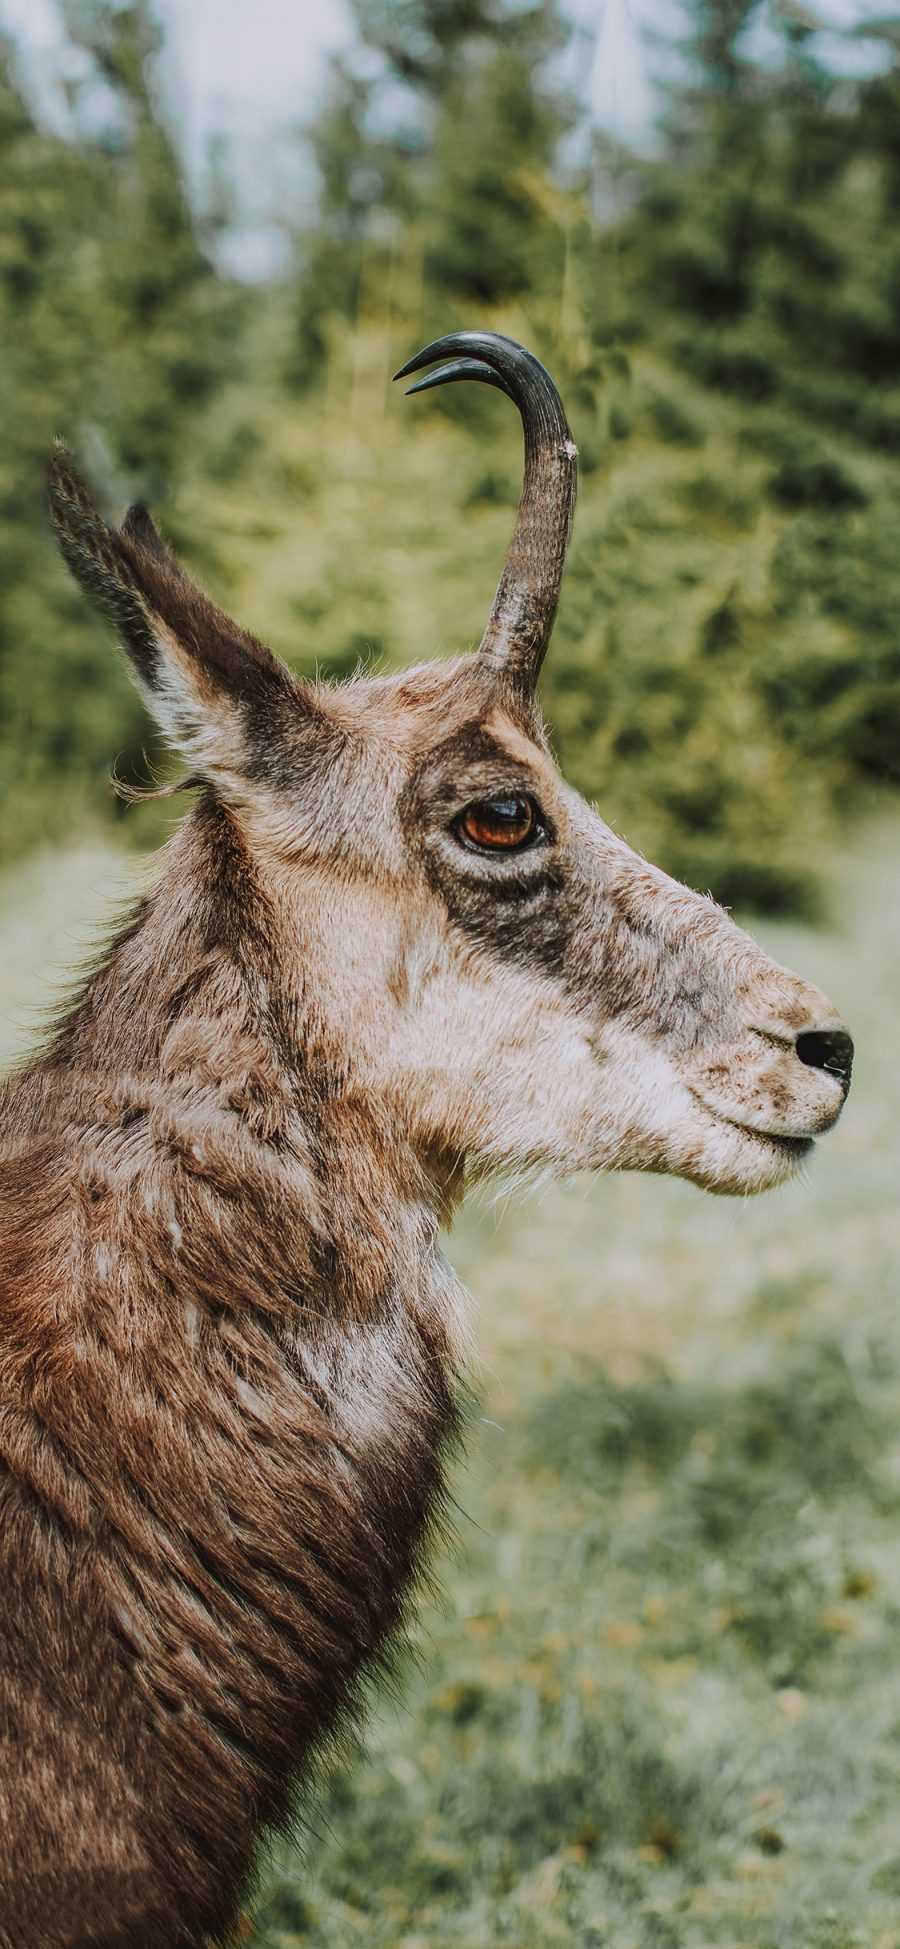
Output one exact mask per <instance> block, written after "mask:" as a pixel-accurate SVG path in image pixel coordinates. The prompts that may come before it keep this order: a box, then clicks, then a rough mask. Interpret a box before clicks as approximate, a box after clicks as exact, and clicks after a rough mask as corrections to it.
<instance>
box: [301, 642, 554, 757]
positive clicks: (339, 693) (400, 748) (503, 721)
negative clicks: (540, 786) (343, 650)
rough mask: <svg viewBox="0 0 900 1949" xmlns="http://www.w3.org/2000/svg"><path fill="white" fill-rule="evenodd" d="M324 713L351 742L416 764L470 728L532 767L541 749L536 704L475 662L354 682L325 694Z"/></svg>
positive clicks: (470, 659) (435, 665)
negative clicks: (380, 744) (372, 743)
mask: <svg viewBox="0 0 900 1949" xmlns="http://www.w3.org/2000/svg"><path fill="white" fill-rule="evenodd" d="M327 708H328V711H329V715H331V716H332V717H333V718H334V719H336V721H337V722H338V723H339V724H340V725H342V727H343V728H344V729H345V730H347V731H348V732H350V733H351V735H352V733H353V732H354V731H356V732H357V733H359V732H362V733H364V734H368V736H369V737H372V738H374V739H376V740H379V739H383V740H384V741H385V742H387V743H388V744H389V745H390V746H391V747H392V749H394V750H395V751H396V752H397V753H398V754H400V753H404V754H406V753H409V754H412V755H413V756H414V757H415V758H416V759H420V758H422V757H424V756H425V754H426V753H427V752H430V751H433V750H434V749H435V748H436V747H437V746H439V745H442V744H444V743H445V742H447V741H448V740H449V739H450V738H451V737H453V735H454V734H456V733H458V732H460V731H462V730H463V729H464V728H465V727H466V726H467V725H469V724H472V723H473V722H474V721H478V722H480V723H481V725H482V728H483V729H484V730H485V731H486V732H488V733H489V735H492V736H493V737H494V738H495V739H496V741H497V743H498V744H502V745H503V746H505V747H506V748H508V750H509V753H510V756H516V757H517V758H518V759H519V761H520V762H524V763H532V762H533V761H534V760H535V758H536V757H537V755H538V752H540V751H543V750H544V749H545V739H544V733H543V727H542V725H541V720H540V717H539V714H538V711H537V708H536V706H535V705H534V703H533V702H532V701H531V700H530V699H529V698H527V697H526V696H524V695H523V693H522V691H521V689H520V688H519V686H518V685H516V684H514V683H510V682H509V681H508V680H505V679H504V678H503V677H502V676H500V675H498V673H497V672H496V671H494V670H491V669H489V668H487V667H486V666H485V665H484V664H483V663H479V661H478V658H477V657H474V656H466V657H457V658H455V659H454V660H453V661H452V662H448V663H424V664H419V665H417V666H415V667H414V668H413V669H411V670H401V671H398V672H397V673H396V674H395V675H393V676H389V677H363V678H357V679H355V680H353V681H351V682H350V683H348V684H343V685H341V686H340V687H339V688H338V689H337V690H334V691H330V692H329V693H328V698H327Z"/></svg>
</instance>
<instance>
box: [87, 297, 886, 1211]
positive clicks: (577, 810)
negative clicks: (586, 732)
mask: <svg viewBox="0 0 900 1949" xmlns="http://www.w3.org/2000/svg"><path fill="white" fill-rule="evenodd" d="M446 358H449V360H450V363H449V364H445V365H443V366H441V367H440V368H439V369H438V370H437V371H435V372H432V373H431V375H430V376H429V377H428V378H426V379H424V380H421V381H420V382H419V384H418V385H417V386H414V387H413V388H412V389H411V390H413V391H420V390H424V389H426V388H428V387H430V386H434V385H438V384H443V383H446V382H448V381H450V382H455V381H459V380H479V381H482V382H484V383H489V384H491V385H494V386H496V387H498V388H499V389H500V390H501V391H503V392H505V393H506V394H507V395H508V396H509V397H511V398H512V399H513V401H514V402H515V404H516V405H517V407H518V408H519V411H520V413H521V415H522V420H523V425H524V431H525V480H524V487H523V492H522V498H521V502H520V505H519V511H518V516H517V520H516V525H515V529H514V533H513V538H512V542H511V544H510V550H509V555H508V558H507V562H506V566H505V568H504V572H503V576H502V578H501V581H500V585H499V588H498V590H497V595H496V598H495V601H494V605H493V608H492V610H491V615H490V618H489V621H488V625H487V629H486V631H485V635H484V638H483V641H482V643H481V647H480V649H479V650H478V652H477V654H475V655H466V656H463V657H459V658H456V659H454V660H452V661H448V662H438V663H428V664H424V665H422V666H420V667H418V668H414V669H407V670H403V671H401V672H400V673H398V674H396V675H394V676H375V677H372V676H369V677H365V676H363V677H357V678H354V679H353V680H352V681H351V682H349V683H346V684H343V685H341V686H339V687H336V688H330V687H328V686H325V685H315V684H310V683H305V682H302V681H300V680H299V679H298V678H297V677H296V676H295V675H293V673H292V672H291V671H290V670H289V669H288V668H287V666H286V665H285V664H283V663H282V662H280V661H279V660H278V659H277V658H276V657H275V656H274V655H272V653H271V652H270V651H269V650H268V649H266V648H265V647H264V646H263V645H262V644H261V643H259V642H258V641H257V640H256V639H255V638H254V637H252V636H250V635H248V634H247V633H246V632H245V631H244V630H243V629H241V628H240V627H239V626H238V625H237V624H236V623H234V622H232V621H230V620H229V619H228V617H226V616H225V615H223V614H222V613H221V612H220V611H219V610H218V609H216V608H215V607H214V606H213V604H212V603H211V602H209V601H208V600H207V598H206V597H205V596H204V595H203V594H202V593H201V592H200V590H199V589H197V588H196V586H195V585H194V584H193V583H192V582H191V581H190V580H189V579H188V577H187V576H186V575H185V573H184V571H183V570H182V569H181V568H180V567H179V566H178V564H177V563H176V562H175V561H174V559H173V558H172V556H171V555H170V554H169V552H168V550H167V548H166V547H165V545H164V543H163V542H162V540H161V539H160V536H159V534H158V533H157V530H156V528H155V527H154V525H153V522H152V521H151V519H150V516H149V515H148V514H147V512H146V510H145V509H143V508H141V507H135V508H132V509H131V511H130V512H129V514H128V515H127V516H126V518H125V521H124V523H123V525H122V527H121V528H119V529H114V528H110V527H108V526H107V525H106V524H105V523H104V522H103V521H102V520H101V518H100V516H99V515H98V514H97V512H96V510H95V508H94V506H93V503H92V501H91V498H90V495H89V493H88V491H87V489H86V488H85V486H84V484H83V482H82V481H81V480H80V479H79V477H78V475H77V474H76V473H75V471H74V468H73V467H72V465H71V463H70V461H69V458H68V456H67V455H66V453H65V451H64V450H59V452H58V453H57V455H56V457H55V459H54V461H53V463H52V468H51V505H52V512H53V518H54V522H55V525H56V528H57V531H58V534H59V537H60V542H61V546H62V549H63V553H64V555H65V557H66V560H67V561H68V563H69V565H70V567H71V568H72V569H73V571H74V573H75V575H76V576H77V578H78V580H79V581H80V582H81V583H82V585H83V586H84V588H85V589H86V590H87V591H88V593H89V594H90V595H91V596H92V597H94V599H95V600H96V601H97V603H98V604H99V606H100V607H101V609H102V610H103V611H104V612H105V613H106V615H107V616H108V618H110V619H111V621H112V622H113V624H114V625H115V627H116V629H117V631H118V634H119V636H120V638H121V640H122V642H123V644H124V647H125V649H126V651H127V652H128V655H129V658H130V660H131V664H132V667H133V671H134V674H135V677H136V679H137V682H138V685H139V687H140V689H141V690H142V692H143V694H144V696H145V698H146V701H147V703H148V705H149V707H150V709H151V711H153V713H154V714H155V716H156V717H157V719H158V721H159V722H160V724H161V725H162V726H163V728H164V730H165V731H166V733H167V734H168V736H169V737H170V739H171V740H172V741H173V743H174V744H175V745H176V747H178V748H179V749H180V750H181V751H182V753H183V754H184V755H185V757H186V759H187V761H188V763H189V765H190V767H191V773H192V776H193V777H195V778H196V779H198V780H200V781H202V782H204V783H205V785H206V787H207V792H208V794H210V795H212V796H213V797H214V798H215V800H216V801H217V802H218V804H219V805H220V806H222V807H223V808H224V809H225V813H226V815H227V819H228V822H229V830H230V831H231V832H232V834H233V833H234V832H235V831H236V832H237V834H238V835H239V838H240V841H241V844H242V846H243V847H244V848H245V849H246V855H247V861H248V872H250V873H252V876H253V880H254V884H255V885H256V886H257V887H258V888H259V889H260V890H261V896H262V897H264V898H265V900H266V902H267V907H268V911H269V912H270V913H271V915H272V916H273V925H274V933H273V935H272V938H273V939H275V940H277V943H278V945H277V952H276V951H273V957H272V959H273V965H272V966H271V967H270V968H268V969H267V971H266V977H267V980H268V982H269V983H270V985H271V986H272V987H275V988H277V989H278V990H279V991H280V993H281V994H282V995H283V996H285V997H286V998H287V999H288V1001H289V1002H290V1003H291V1005H292V1019H294V1020H296V1022H297V1023H298V1025H300V1024H302V1025H303V1026H302V1031H301V1028H300V1027H299V1026H298V1032H297V1033H298V1048H297V1059H298V1062H300V1061H301V1060H302V1056H303V1047H302V1043H303V1041H304V1039H305V1041H306V1043H307V1044H308V1043H309V1041H310V1039H312V1040H314V1041H315V1043H316V1046H317V1047H318V1049H319V1050H320V1051H322V1050H324V1051H325V1052H326V1053H327V1054H328V1055H329V1058H330V1060H331V1062H332V1065H333V1073H334V1074H335V1075H336V1076H338V1077H339V1078H340V1082H339V1087H340V1088H341V1089H342V1090H343V1091H345V1092H346V1093H347V1094H348V1095H349V1096H352V1097H353V1098H354V1099H356V1100H358V1101H361V1102H364V1103H367V1104H369V1105H370V1106H373V1107H377V1109H378V1111H379V1114H381V1115H382V1116H386V1117H388V1118H389V1119H390V1121H391V1123H392V1124H393V1125H395V1126H396V1127H397V1128H398V1129H399V1130H402V1131H403V1133H404V1135H405V1136H406V1137H407V1138H408V1139H409V1140H410V1141H411V1142H412V1143H413V1145H414V1146H415V1147H416V1148H417V1149H418V1150H419V1152H420V1154H421V1155H422V1156H423V1157H438V1156H439V1157H442V1158H444V1159H447V1158H450V1157H452V1158H456V1159H458V1158H462V1157H465V1158H466V1159H467V1160H469V1161H470V1162H471V1163H472V1164H473V1165H475V1166H478V1167H481V1168H490V1167H514V1168H515V1167H528V1166H531V1165H536V1164H540V1163H549V1164H550V1165H552V1166H553V1167H555V1168H557V1169H560V1170H574V1169H579V1168H582V1167H585V1166H587V1167H604V1168H612V1169H645V1170H653V1171H671V1172H675V1173H678V1174H680V1175H682V1176H684V1177H687V1178H691V1179H693V1180H694V1181H695V1182H696V1183H698V1184H701V1185H704V1186H706V1187H707V1188H709V1189H712V1190H719V1191H735V1192H747V1191H758V1190H762V1189H765V1188H766V1187H768V1186H770V1185H773V1184H776V1183H778V1182H779V1181H781V1180H782V1179H784V1178H786V1177H788V1176H790V1174H791V1173H792V1172H793V1171H794V1170H795V1168H796V1166H797V1164H798V1162H799V1160H801V1159H802V1158H803V1157H804V1156H805V1154H806V1153H807V1152H808V1151H809V1149H810V1146H811V1144H812V1142H813V1140H814V1138H815V1137H816V1136H817V1135H818V1134H819V1133H820V1132H822V1131H825V1130H827V1129H828V1128H829V1127H830V1126H831V1125H832V1124H833V1123H834V1121H835V1119H836V1117H837V1116H838V1114H839V1111H840V1109H841V1106H842V1104H843V1101H844V1098H845V1096H846V1093H847V1089H848V1087H849V1080H850V1065H851V1060H852V1044H851V1042H850V1038H849V1036H848V1035H847V1033H846V1031H845V1030H844V1028H843V1027H842V1025H841V1023H840V1021H839V1020H838V1018H837V1016H836V1013H835V1010H834V1008H833V1007H832V1004H831V1003H830V1002H829V1001H827V1000H826V998H825V997H824V996H823V995H822V994H821V993H819V991H818V990H817V989H816V988H814V987H812V986H811V985H810V984H809V983H808V982H806V981H804V980H802V979H800V978H799V977H798V976H797V975H794V974H791V973H789V972H788V971H787V970H786V969H784V968H782V967H780V966H779V965H778V964H777V963H776V962H774V961H772V960H770V959H769V957H768V956H767V955H765V954H763V953H762V952H761V951H760V949H759V948H758V947H757V946H756V945H755V943H754V942H753V941H752V940H751V938H750V937H749V935H747V934H746V933H744V932H743V931H742V930H741V929H740V928H738V927H737V926H735V925H734V923H733V922H732V921H731V920H730V919H729V917H728V916H727V915H726V914H725V913H724V912H723V911H722V909H721V908H719V907H718V906H716V904H715V903H714V902H713V901H712V900H710V899H708V898H705V897H704V896H701V895H700V894H697V893H694V892H691V891H689V890H688V889H687V888H686V887H683V886H680V885H678V884H677V883H676V882H675V881H673V880H671V879H670V878H669V877H668V876H667V875H666V874H665V873H662V872H660V871H659V870H658V869H657V868H655V867H654V866H651V865H649V864H648V863H647V862H646V861H645V860H644V859H642V858H640V857H639V855H637V854H636V853H634V852H633V851H631V850H630V849H629V847H628V846H627V845H626V844H625V843H624V842H623V841H622V840H621V839H620V838H619V837H618V836H617V835H616V834H615V833H614V832H612V831H611V830H610V828H609V827H608V826H606V825H605V824H604V822H603V820H602V819H601V818H600V817H599V815H598V813H597V812H596V811H594V810H593V809H592V808H591V807H590V806H588V805H587V804H586V803H585V802H584V800H583V799H581V798H580V797H579V796H578V795H577V794H576V793H575V792H574V791H572V790H570V789H569V788H568V787H567V786H566V785H565V783H564V782H563V779H562V778H561V776H560V774H559V772H558V770H557V768H556V766H555V764H554V762H553V758H552V756H551V753H550V750H549V748H548V743H547V739H546V736H545V733H544V730H543V727H542V724H541V719H540V716H539V713H538V710H537V705H536V702H535V688H536V683H537V677H538V672H539V669H540V665H541V662H542V659H543V656H544V652H545V650H546V647H547V642H548V638H549V635H550V631H551V628H552V624H553V619H554V615H555V611H556V604H557V598H558V593H559V586H560V580H561V576H562V571H563V565H564V560H565V553H566V546H567V542H568V536H569V529H570V525H571V517H572V511H573V506H574V498H575V469H576V449H575V445H574V442H573V440H572V436H571V433H570V431H569V428H568V425H567V423H566V419H565V414H564V412H563V408H562V404H561V401H560V398H559V395H558V393H557V391H556V388H555V386H554V385H553V382H552V380H551V379H550V377H549V375H548V374H547V373H546V372H545V370H544V368H543V367H542V366H541V365H540V364H539V363H538V361H537V360H536V359H535V358H534V357H533V356H532V355H531V354H529V353H527V352H526V351H524V349H523V348H522V347H521V346H517V345H515V344H514V343H513V342H512V341H511V340H509V339H505V338H501V337H498V336H495V335H493V334H485V333H476V332H467V333H461V334H459V335H457V336H454V337H451V338H445V339H441V340H439V341H436V342H435V343H434V344H432V345H429V346H428V347H426V349H425V350H424V351H423V352H421V353H420V354H419V355H418V356H417V357H416V358H415V359H413V360H411V361H410V363H409V365H408V366H406V367H404V369H403V373H402V374H398V377H403V376H405V375H406V374H408V373H410V372H413V371H415V370H417V369H419V368H423V367H427V366H433V365H435V364H436V362H437V361H439V360H441V359H446Z"/></svg>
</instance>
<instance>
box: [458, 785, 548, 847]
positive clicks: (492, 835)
mask: <svg viewBox="0 0 900 1949" xmlns="http://www.w3.org/2000/svg"><path fill="white" fill-rule="evenodd" d="M456 832H457V835H458V837H459V838H460V839H461V840H462V841H463V844H464V845H466V846H477V847H479V848H480V850H481V851H482V852H491V853H499V852H506V853H512V852H515V851H516V849H517V847H522V846H527V845H530V844H531V843H532V841H533V840H535V839H538V838H540V835H541V825H540V821H539V819H538V812H537V807H536V805H535V803H534V800H533V799H529V798H526V797H525V795H524V793H523V794H522V795H521V796H519V795H518V794H517V795H516V796H515V797H514V798H508V799H482V800H479V801H478V802H477V803H476V804H475V805H467V806H466V809H465V812H463V813H461V814H460V817H459V818H458V819H457V821H456Z"/></svg>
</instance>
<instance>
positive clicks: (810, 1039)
mask: <svg viewBox="0 0 900 1949" xmlns="http://www.w3.org/2000/svg"><path fill="white" fill-rule="evenodd" d="M796 1047H797V1054H798V1056H799V1057H800V1061H801V1062H805V1063H806V1065H807V1067H808V1068H809V1069H827V1070H828V1072H829V1074H830V1075H832V1076H839V1077H840V1079H841V1081H842V1082H844V1083H849V1081H850V1071H851V1069H852V1068H853V1042H852V1040H851V1038H850V1036H849V1035H848V1034H847V1031H846V1029H804V1030H803V1031H802V1034H800V1035H798V1037H797V1044H796Z"/></svg>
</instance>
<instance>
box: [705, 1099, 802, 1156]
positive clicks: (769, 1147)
mask: <svg viewBox="0 0 900 1949" xmlns="http://www.w3.org/2000/svg"><path fill="white" fill-rule="evenodd" d="M713 1115H714V1116H715V1118H716V1120H717V1122H719V1123H724V1124H727V1125H728V1128H729V1129H730V1130H737V1131H738V1132H739V1133H740V1135H741V1136H742V1137H745V1138H749V1139H750V1140H751V1142H752V1143H755V1144H758V1145H759V1146H760V1147H761V1149H763V1150H764V1151H766V1152H768V1154H769V1156H771V1155H772V1152H773V1151H774V1152H775V1154H776V1155H777V1156H779V1157H783V1158H784V1159H785V1160H786V1161H790V1162H792V1163H795V1164H799V1163H800V1162H801V1161H802V1159H803V1158H804V1157H808V1156H809V1153H810V1151H811V1150H812V1149H813V1147H814V1145H815V1138H814V1137H785V1136H783V1135H782V1134H781V1132H780V1131H778V1130H759V1129H758V1128H757V1126H756V1124H753V1123H739V1122H738V1120H737V1118H736V1117H726V1116H723V1114H722V1112H721V1110H715V1111H713Z"/></svg>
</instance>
